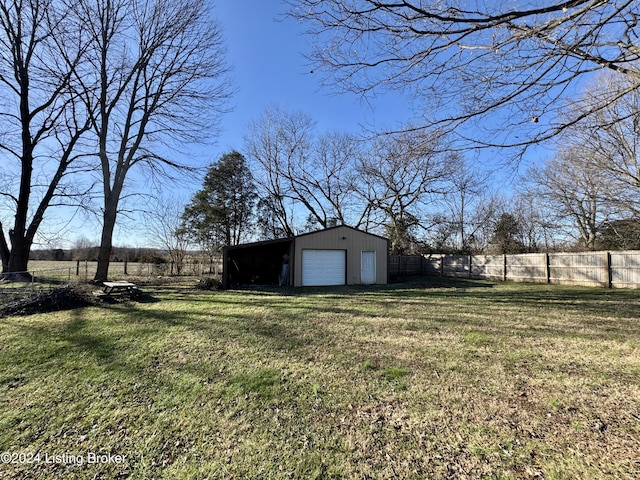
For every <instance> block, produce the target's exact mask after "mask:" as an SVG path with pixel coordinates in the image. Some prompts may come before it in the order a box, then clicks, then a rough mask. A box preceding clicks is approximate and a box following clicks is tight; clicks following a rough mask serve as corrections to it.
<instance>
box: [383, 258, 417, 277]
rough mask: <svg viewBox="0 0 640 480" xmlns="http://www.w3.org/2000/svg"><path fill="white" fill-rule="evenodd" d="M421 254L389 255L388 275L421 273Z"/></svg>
mask: <svg viewBox="0 0 640 480" xmlns="http://www.w3.org/2000/svg"><path fill="white" fill-rule="evenodd" d="M423 260H424V259H423V257H422V255H391V256H390V257H389V275H399V276H403V275H420V274H422V273H423V266H422V262H423Z"/></svg>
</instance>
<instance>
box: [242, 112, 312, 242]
mask: <svg viewBox="0 0 640 480" xmlns="http://www.w3.org/2000/svg"><path fill="white" fill-rule="evenodd" d="M313 127H314V123H313V120H311V118H310V117H309V116H307V115H305V114H303V113H299V112H298V113H288V112H285V111H283V110H282V109H280V108H278V107H275V106H272V107H268V108H267V109H266V110H265V111H264V112H263V113H262V114H261V115H260V116H259V117H258V119H257V120H255V121H253V122H252V123H251V124H250V125H249V130H248V133H247V136H246V138H245V141H246V150H247V158H248V159H249V161H250V162H251V163H253V166H252V174H253V178H254V180H255V182H256V186H257V188H258V196H259V197H260V201H259V204H258V208H259V209H260V210H261V211H262V214H261V215H260V216H261V217H269V220H270V221H269V223H270V224H273V227H272V228H271V229H270V230H271V231H272V233H275V234H278V233H279V234H280V235H282V236H285V237H289V236H293V235H294V234H295V233H296V226H295V219H294V210H295V208H296V204H297V200H299V198H298V197H299V196H298V195H297V194H296V191H295V189H294V188H293V187H292V185H291V182H290V180H289V177H290V176H291V175H290V172H291V169H292V168H293V165H295V164H296V163H300V162H303V161H304V158H305V157H307V156H308V155H309V154H310V151H311V145H312V142H313ZM265 233H266V232H265Z"/></svg>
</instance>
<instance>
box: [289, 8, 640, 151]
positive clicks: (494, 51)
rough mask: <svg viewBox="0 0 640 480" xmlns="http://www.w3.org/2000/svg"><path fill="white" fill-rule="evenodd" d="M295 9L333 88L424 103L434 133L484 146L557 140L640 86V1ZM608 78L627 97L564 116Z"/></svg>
mask: <svg viewBox="0 0 640 480" xmlns="http://www.w3.org/2000/svg"><path fill="white" fill-rule="evenodd" d="M288 3H289V4H290V6H291V10H290V15H291V16H293V17H295V18H297V19H300V20H301V21H302V22H305V23H306V24H307V25H309V28H308V33H309V34H310V35H313V36H314V37H315V39H316V42H315V45H316V47H315V49H314V51H313V53H312V54H311V59H312V60H313V62H314V63H315V67H316V68H315V69H314V71H318V72H320V73H323V72H324V74H325V80H326V83H328V84H330V85H334V86H338V88H339V89H340V90H346V91H350V92H357V93H360V94H363V95H366V94H377V93H379V92H381V91H385V90H390V89H391V90H397V91H401V92H402V93H403V94H405V95H413V96H414V98H415V101H416V102H418V104H419V107H423V111H424V118H423V126H424V127H427V128H429V127H432V126H433V125H439V126H441V127H447V128H450V129H457V132H458V133H459V134H460V137H461V139H462V140H469V139H471V140H473V141H474V145H476V146H477V145H483V146H519V147H526V146H527V145H530V144H531V143H532V142H539V141H543V140H545V139H549V138H552V137H554V136H556V135H558V134H559V133H561V132H563V131H564V130H565V129H566V128H567V127H568V126H570V125H572V124H575V123H576V122H577V121H579V120H580V119H581V118H583V117H584V116H591V115H594V114H595V113H597V112H599V111H600V110H601V109H602V108H603V107H605V106H606V105H608V104H610V103H611V102H612V101H613V100H615V99H617V98H621V97H623V96H625V95H627V94H630V93H632V92H634V91H635V90H637V89H638V86H639V85H640V69H639V68H638V67H639V65H640V63H639V62H638V60H639V59H640V48H638V46H637V45H638V38H637V35H638V32H637V22H638V18H639V16H640V4H638V2H636V1H634V0H620V1H607V0H564V1H557V0H540V1H537V2H530V1H524V0H493V1H491V2H477V1H475V0H442V1H437V2H435V1H434V2H425V1H422V0H415V1H411V0H404V1H396V2H382V1H379V0H288ZM602 70H608V71H611V72H612V73H613V74H615V76H616V78H620V79H621V78H626V79H628V83H627V85H626V86H625V88H624V89H620V90H619V91H617V92H608V93H607V94H602V95H601V96H600V97H599V98H598V101H597V102H595V103H594V104H593V105H592V107H591V108H590V110H589V111H586V112H582V113H581V114H580V115H577V116H570V117H568V116H564V117H560V116H559V115H558V111H559V110H561V109H562V108H564V101H563V99H566V98H570V96H571V95H573V93H574V91H575V88H576V87H577V86H578V85H579V84H580V81H581V79H583V78H585V77H587V76H588V75H589V74H591V73H592V72H597V71H602ZM461 127H469V128H464V129H463V128H461ZM471 135H473V138H468V137H469V136H471Z"/></svg>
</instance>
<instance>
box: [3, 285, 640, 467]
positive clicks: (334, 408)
mask: <svg viewBox="0 0 640 480" xmlns="http://www.w3.org/2000/svg"><path fill="white" fill-rule="evenodd" d="M434 282H436V283H432V281H429V280H425V281H423V282H415V283H406V284H399V285H390V286H388V287H372V288H356V287H354V288H336V289H328V290H326V289H311V290H309V289H300V290H282V291H252V292H247V291H243V292H240V291H230V292H202V291H197V290H194V289H191V288H187V287H184V288H181V287H178V286H167V287H156V288H154V289H152V288H151V287H147V289H146V290H147V291H148V293H149V295H148V296H147V297H146V298H144V299H143V301H142V302H140V303H121V304H111V305H109V304H106V305H103V306H96V307H86V308H83V309H78V310H74V311H66V312H56V313H48V314H38V315H31V316H24V317H11V318H4V319H0V452H9V454H12V455H9V456H7V455H3V457H2V459H3V461H4V462H5V463H0V478H2V479H5V478H29V479H31V478H55V479H61V478H74V479H75V478H188V479H198V478H200V479H204V478H230V479H231V478H305V479H306V478H358V479H360V478H435V479H440V478H441V479H445V478H504V479H508V478H519V479H520V478H521V479H527V478H528V479H536V478H545V479H565V478H566V479H576V478H582V479H598V478H622V479H625V478H629V479H632V478H640V293H638V292H637V291H620V290H616V291H611V290H604V289H590V288H589V289H588V288H579V287H562V286H547V285H523V284H492V283H488V282H470V281H455V280H441V279H437V280H435V281H434ZM37 455H39V458H38V457H37ZM96 455H99V456H97V457H96ZM108 455H111V457H108ZM7 460H13V461H15V463H7V462H6V461H7ZM29 461H30V462H31V463H25V462H29Z"/></svg>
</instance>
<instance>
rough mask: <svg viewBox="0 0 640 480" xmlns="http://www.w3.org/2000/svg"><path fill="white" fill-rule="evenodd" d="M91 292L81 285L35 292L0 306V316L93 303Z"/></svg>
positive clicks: (77, 306)
mask: <svg viewBox="0 0 640 480" xmlns="http://www.w3.org/2000/svg"><path fill="white" fill-rule="evenodd" d="M94 304H95V299H94V298H93V296H92V295H91V292H90V291H89V290H88V289H86V288H83V287H61V288H54V289H52V290H46V291H43V292H37V293H33V294H30V295H28V296H27V297H24V298H21V299H20V300H17V301H15V302H12V303H9V304H7V305H4V306H3V307H2V308H0V318H2V317H7V316H9V315H31V314H34V313H47V312H56V311H59V310H72V309H74V308H80V307H86V306H89V305H94Z"/></svg>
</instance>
